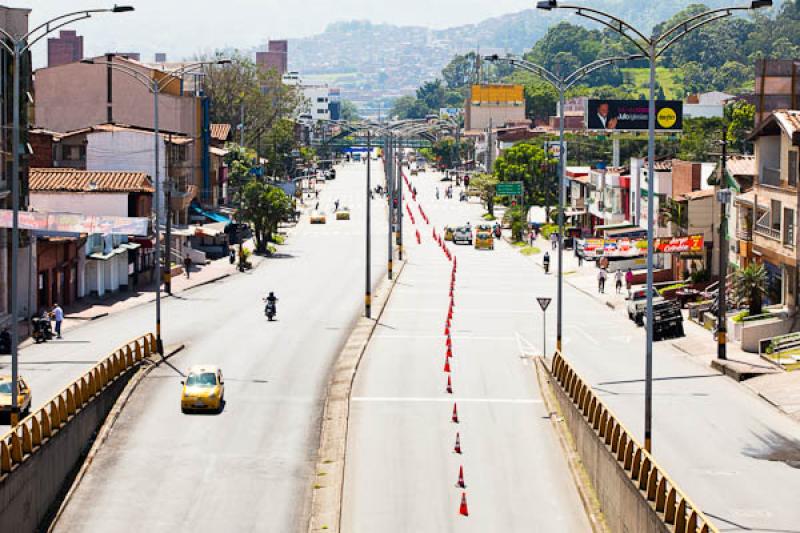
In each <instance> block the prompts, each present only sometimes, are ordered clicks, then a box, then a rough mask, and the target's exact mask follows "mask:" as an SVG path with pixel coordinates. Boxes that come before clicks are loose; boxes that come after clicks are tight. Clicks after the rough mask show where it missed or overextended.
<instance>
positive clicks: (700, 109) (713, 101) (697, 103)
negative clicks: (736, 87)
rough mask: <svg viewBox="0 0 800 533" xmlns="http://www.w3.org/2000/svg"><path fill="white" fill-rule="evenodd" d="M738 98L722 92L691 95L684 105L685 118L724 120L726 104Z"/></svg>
mask: <svg viewBox="0 0 800 533" xmlns="http://www.w3.org/2000/svg"><path fill="white" fill-rule="evenodd" d="M734 98H736V96H734V95H732V94H728V93H723V92H720V91H712V92H708V93H702V94H691V95H689V96H688V97H687V98H686V101H685V102H684V103H683V116H684V117H686V118H700V117H704V118H722V117H724V116H725V104H727V103H728V102H729V101H730V100H732V99H734Z"/></svg>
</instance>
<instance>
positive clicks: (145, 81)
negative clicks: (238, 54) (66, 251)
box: [81, 59, 231, 356]
mask: <svg viewBox="0 0 800 533" xmlns="http://www.w3.org/2000/svg"><path fill="white" fill-rule="evenodd" d="M81 63H84V64H88V65H99V66H104V67H107V68H110V69H112V70H116V71H118V72H122V73H124V74H127V75H128V76H130V77H132V78H133V79H135V80H136V81H138V82H139V83H141V84H142V85H144V86H145V87H147V89H148V90H149V91H150V92H151V93H153V137H154V154H155V180H154V181H155V202H154V208H153V210H154V211H155V213H156V223H155V226H156V251H155V263H156V268H157V269H158V280H157V281H156V349H157V350H158V353H159V354H161V355H162V356H163V355H164V343H163V341H162V339H161V284H162V282H163V277H164V276H163V273H164V269H163V267H162V266H161V175H160V168H159V149H160V146H159V145H160V142H161V134H160V132H159V127H158V97H159V95H160V94H161V92H162V91H163V90H164V89H166V88H167V87H168V86H169V85H170V84H171V83H173V82H175V81H176V80H178V79H179V77H180V76H181V75H183V74H186V73H187V72H190V71H193V70H195V69H197V68H200V67H204V66H207V65H228V64H230V63H231V60H230V59H218V60H215V61H198V62H195V63H190V64H188V65H184V66H182V67H180V68H177V69H175V70H171V71H168V72H166V76H164V77H163V78H159V79H156V78H151V77H150V76H147V75H145V74H144V73H142V72H141V71H139V70H137V69H135V68H133V67H130V66H127V65H123V64H121V63H114V62H113V61H95V60H93V59H84V60H83V61H81ZM169 249H170V244H169V243H167V250H169ZM170 261H171V258H170V257H167V258H166V264H167V266H169V263H170Z"/></svg>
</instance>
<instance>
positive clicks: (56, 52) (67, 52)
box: [47, 30, 83, 67]
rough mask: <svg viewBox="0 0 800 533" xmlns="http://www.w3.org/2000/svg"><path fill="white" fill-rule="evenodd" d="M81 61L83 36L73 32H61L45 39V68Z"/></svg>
mask: <svg viewBox="0 0 800 533" xmlns="http://www.w3.org/2000/svg"><path fill="white" fill-rule="evenodd" d="M81 59H83V36H82V35H78V34H77V33H76V32H75V31H74V30H61V31H60V32H59V33H58V37H51V38H49V39H47V66H48V67H57V66H59V65H65V64H67V63H74V62H75V61H80V60H81Z"/></svg>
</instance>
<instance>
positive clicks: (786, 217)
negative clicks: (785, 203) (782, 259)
mask: <svg viewBox="0 0 800 533" xmlns="http://www.w3.org/2000/svg"><path fill="white" fill-rule="evenodd" d="M783 244H784V246H790V247H794V209H789V208H787V207H784V208H783Z"/></svg>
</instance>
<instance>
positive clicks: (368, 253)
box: [364, 130, 372, 318]
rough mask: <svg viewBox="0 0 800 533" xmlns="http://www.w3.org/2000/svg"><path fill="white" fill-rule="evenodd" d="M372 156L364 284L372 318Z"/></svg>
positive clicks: (369, 137) (369, 145)
mask: <svg viewBox="0 0 800 533" xmlns="http://www.w3.org/2000/svg"><path fill="white" fill-rule="evenodd" d="M367 150H369V152H370V153H371V152H372V130H367ZM371 160H372V158H371V157H370V158H369V159H367V196H366V201H367V235H366V246H365V249H366V272H365V275H366V281H365V285H364V315H365V316H366V317H367V318H370V316H371V313H372V280H371V268H372V264H371V258H372V247H371V239H372V230H371V227H372V225H371V223H372V221H371V216H372V213H371V208H372V193H371V190H370V188H371V181H372V180H371V178H372V161H371Z"/></svg>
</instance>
